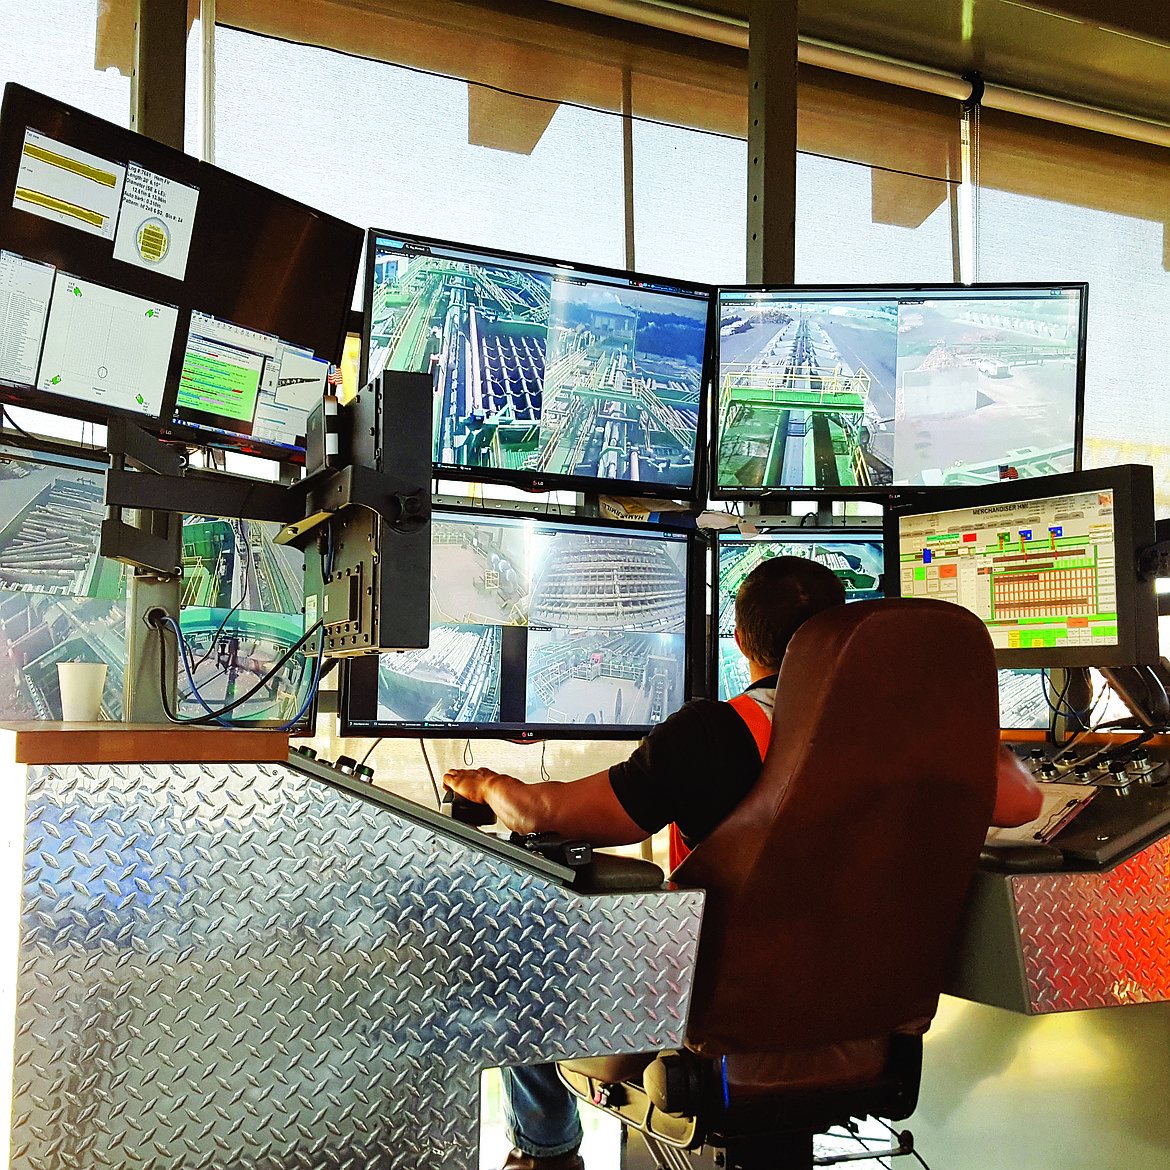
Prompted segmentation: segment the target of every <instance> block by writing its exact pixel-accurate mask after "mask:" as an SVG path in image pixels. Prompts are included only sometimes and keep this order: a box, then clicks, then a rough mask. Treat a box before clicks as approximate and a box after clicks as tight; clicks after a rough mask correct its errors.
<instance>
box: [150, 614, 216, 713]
mask: <svg viewBox="0 0 1170 1170" xmlns="http://www.w3.org/2000/svg"><path fill="white" fill-rule="evenodd" d="M163 622H164V623H165V624H166V625H168V626H170V627H171V629H172V630H174V632H175V639H176V641H177V642H178V644H179V658H180V659H181V660H182V663H183V671H184V673H185V674H186V675H187V685H188V686H189V687H190V688H191V694H193V695H194V696H195V698H196V700H197V701H198V703H199V705H200V706H201V707H202V708H203V710H204V711H206V712H207V714H208V715H210V716H211V717H212V718H213V719H214V720H215V721H216V723H218V724H219V725H220V726H221V727H232V726H233V724H232V722H231V720H228V719H224V718H223V717H222V716H219V715H216V713H215V712H214V711H213V710H212V709H211V708H210V707H209V706H208V705H207V704H206V702H204V700H203V696H202V695H201V694H200V693H199V688H198V687H197V686H196V685H195V679H194V677H193V676H192V674H191V663H190V662H189V661H188V659H187V639H186V638H185V637H183V631H182V630H181V629H179V623H178V622H177V621H175V619H174V618H173V617H171V616H170V615H169V614H168V615H167V616H166V617H165V618H163ZM175 699H176V703H175V706H176V708H177V707H178V702H177V700H178V696H177V695H176V696H175ZM175 714H176V715H177V714H178V710H177V709H176V711H175Z"/></svg>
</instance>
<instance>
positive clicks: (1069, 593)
mask: <svg viewBox="0 0 1170 1170" xmlns="http://www.w3.org/2000/svg"><path fill="white" fill-rule="evenodd" d="M1153 543H1154V481H1153V469H1152V468H1151V467H1149V466H1148V465H1139V464H1130V465H1124V466H1120V467H1105V468H1100V469H1098V470H1094V471H1082V472H1078V473H1075V474H1072V475H1060V476H1051V477H1048V478H1044V479H1038V480H1028V481H1018V482H1015V483H1010V484H1000V485H996V486H992V487H984V488H967V489H957V490H955V491H951V492H945V493H942V492H939V493H935V494H932V495H930V496H925V497H919V498H913V497H911V498H907V499H903V500H895V501H893V503H892V504H891V505H890V506H889V507H888V508H887V510H886V521H885V546H886V574H885V585H886V591H887V593H888V594H890V595H892V596H898V595H901V596H903V597H929V598H936V599H938V600H940V601H951V602H954V603H956V604H957V605H962V606H964V607H965V608H966V609H969V610H971V611H972V612H973V613H975V614H976V615H977V616H978V617H979V618H980V619H982V621H983V622H984V623H985V624H986V626H987V629H988V631H989V632H990V634H991V640H992V642H993V644H994V646H995V653H996V660H997V661H998V663H999V665H1000V666H1001V667H1034V666H1043V667H1066V666H1098V667H1113V666H1129V665H1148V664H1150V663H1154V662H1157V660H1158V625H1157V617H1158V605H1157V597H1156V594H1155V591H1154V581H1153V579H1152V578H1150V579H1142V578H1140V577H1139V575H1138V570H1137V551H1138V550H1139V549H1141V548H1143V547H1145V546H1147V545H1150V544H1153Z"/></svg>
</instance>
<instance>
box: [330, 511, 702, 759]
mask: <svg viewBox="0 0 1170 1170" xmlns="http://www.w3.org/2000/svg"><path fill="white" fill-rule="evenodd" d="M447 516H453V517H458V518H460V519H475V520H482V521H483V522H484V523H492V522H494V521H498V520H508V519H520V520H531V521H535V522H536V523H538V524H557V525H564V526H565V527H567V528H579V529H581V530H582V531H587V530H590V529H594V530H597V529H604V530H605V531H607V532H613V533H615V534H620V533H628V534H629V535H631V536H634V535H650V536H653V535H655V534H660V535H661V534H669V535H670V536H672V537H679V536H681V537H683V538H684V546H685V550H686V556H685V560H686V569H687V583H686V615H685V618H684V631H683V638H684V643H683V645H684V650H683V659H684V671H683V673H684V677H683V696H682V700H683V702H684V703H685V702H687V701H688V700H690V699H693V698H702V697H705V696H706V694H707V686H708V675H707V649H706V636H707V614H706V605H705V601H706V590H707V565H708V556H709V552H708V548H707V544H706V540H705V538H704V536H703V534H702V533H701V532H699V531H698V530H697V529H694V528H690V527H682V526H674V525H671V524H648V523H640V522H639V523H628V524H627V523H623V522H622V521H615V520H605V519H595V518H593V517H583V516H567V515H548V514H546V513H544V512H541V511H533V510H528V509H524V510H519V509H518V510H512V509H508V510H487V509H483V508H473V507H465V506H459V505H444V506H443V507H436V508H435V509H434V511H433V512H432V520H442V519H444V518H445V517H447ZM379 658H380V655H378V654H365V655H361V656H359V657H356V658H349V659H346V660H345V661H344V664H343V669H342V674H341V681H340V684H339V689H340V694H339V702H338V725H339V727H338V734H340V735H342V736H352V737H355V738H369V737H382V738H396V739H501V740H508V741H509V742H512V743H540V742H542V741H543V740H547V739H556V740H638V739H641V738H643V737H644V736H646V735H648V734H649V733H650V732H651V731H652V730H653V729H654V728H655V727H657V726H660V724H625V725H621V726H619V725H616V724H599V723H553V724H528V725H517V724H502V723H495V724H468V723H436V724H428V725H424V726H419V725H417V724H413V723H411V724H407V723H396V722H391V721H389V720H381V721H379V720H378V719H377V718H361V717H360V716H359V715H358V714H357V712H356V708H357V706H358V700H357V696H358V695H365V696H371V695H372V696H373V703H374V713H375V716H376V713H377V689H378V661H379Z"/></svg>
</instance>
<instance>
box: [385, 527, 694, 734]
mask: <svg viewBox="0 0 1170 1170" xmlns="http://www.w3.org/2000/svg"><path fill="white" fill-rule="evenodd" d="M686 614H687V541H686V537H685V536H683V535H682V534H678V533H669V532H658V531H655V532H654V533H650V534H631V533H629V532H628V531H627V530H624V529H621V528H608V527H593V526H589V527H584V526H580V525H577V526H574V525H570V524H565V523H556V522H544V521H538V520H533V519H528V518H520V517H501V516H491V517H488V516H465V515H455V514H452V513H442V512H437V513H436V514H435V516H434V519H433V535H432V564H431V642H430V646H429V647H428V648H427V649H426V650H409V651H406V652H404V653H400V654H384V655H382V656H381V658H380V661H379V668H378V683H377V712H376V719H375V722H376V723H377V724H379V725H385V724H398V725H402V726H407V727H416V728H433V727H443V726H446V725H449V724H452V723H455V724H463V725H469V726H475V725H479V726H483V725H491V726H498V725H503V726H504V728H507V727H508V726H513V727H515V728H517V729H525V728H530V727H533V726H537V727H539V726H546V727H550V726H551V727H556V726H558V725H563V724H591V725H603V726H604V725H609V726H615V725H616V726H628V727H631V728H635V727H647V726H650V725H653V724H656V723H660V722H661V721H662V720H663V719H665V718H666V716H667V715H669V714H670V713H671V712H673V711H675V710H677V709H678V708H679V707H680V706H681V705H682V703H683V701H684V698H685V695H684V690H685V687H686V636H685V628H686V627H685V623H686Z"/></svg>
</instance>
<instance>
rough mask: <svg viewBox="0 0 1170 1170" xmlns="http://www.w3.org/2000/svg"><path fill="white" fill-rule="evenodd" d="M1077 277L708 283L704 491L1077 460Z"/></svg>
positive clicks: (971, 474) (868, 485)
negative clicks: (711, 455) (709, 419)
mask: <svg viewBox="0 0 1170 1170" xmlns="http://www.w3.org/2000/svg"><path fill="white" fill-rule="evenodd" d="M1087 294H1088V289H1087V286H1086V285H1084V284H1051V285H1032V284H1019V285H966V286H960V285H941V286H929V287H928V286H925V285H923V286H899V287H893V286H871V287H860V286H857V287H840V286H838V287H831V286H825V287H818V288H813V287H807V288H793V287H788V288H768V289H758V288H756V289H752V288H721V289H719V291H718V319H719V331H718V342H717V354H718V357H717V366H716V369H717V374H716V386H715V390H714V396H715V397H714V402H715V409H714V415H715V423H714V427H715V469H714V473H713V475H712V494H713V495H715V496H717V497H720V498H724V499H736V498H739V499H743V498H752V497H758V496H762V495H768V494H775V495H781V496H783V495H796V496H809V495H813V496H815V495H817V494H822V493H823V494H831V495H834V496H850V495H876V494H882V493H885V492H888V490H889V489H890V488H893V487H899V486H916V487H949V486H966V485H972V484H981V483H996V482H999V481H1001V480H1014V479H1028V478H1032V477H1034V476H1040V475H1051V474H1059V473H1063V472H1070V471H1076V470H1079V468H1080V445H1081V414H1082V402H1083V397H1084V356H1085V314H1086V307H1087Z"/></svg>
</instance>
